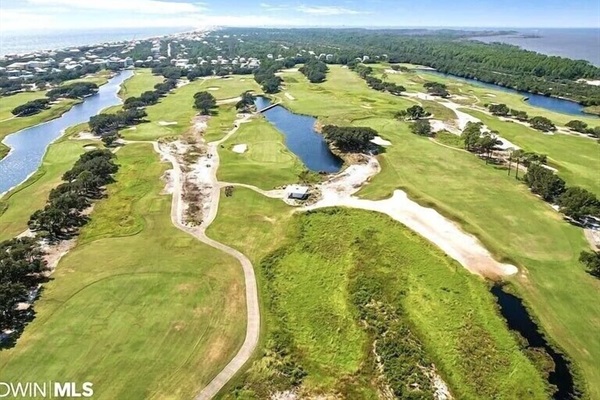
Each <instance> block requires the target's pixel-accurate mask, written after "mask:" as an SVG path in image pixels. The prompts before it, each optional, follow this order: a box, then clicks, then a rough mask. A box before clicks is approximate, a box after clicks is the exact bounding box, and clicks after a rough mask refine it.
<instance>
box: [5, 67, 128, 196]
mask: <svg viewBox="0 0 600 400" xmlns="http://www.w3.org/2000/svg"><path fill="white" fill-rule="evenodd" d="M131 76H133V71H129V70H128V71H122V72H120V73H119V74H118V75H117V76H115V77H114V78H112V79H110V80H109V81H108V83H106V84H105V85H102V86H100V89H99V90H98V93H97V94H95V95H93V96H90V97H88V98H86V99H85V101H83V102H82V103H80V104H77V105H75V106H73V108H71V109H70V110H69V111H67V112H66V113H64V114H63V115H62V116H60V117H59V118H56V119H53V120H51V121H48V122H44V123H42V124H39V125H36V126H32V127H30V128H26V129H23V130H20V131H18V132H15V133H13V134H10V135H8V136H7V137H6V138H5V139H4V140H3V143H4V144H5V145H7V146H8V147H10V149H11V150H10V153H9V154H8V155H7V156H6V157H4V158H3V159H2V160H0V196H1V195H2V194H4V193H5V192H7V191H8V190H10V189H11V188H13V187H15V186H17V185H20V184H21V183H23V182H24V181H25V180H26V179H27V177H29V176H30V175H31V174H33V173H34V172H35V171H37V169H38V168H39V166H40V165H41V163H42V159H43V157H44V154H45V153H46V149H47V148H48V146H49V145H50V143H52V142H53V141H54V140H56V139H58V138H59V137H60V136H61V135H62V134H63V132H64V130H65V129H67V128H68V127H70V126H73V125H77V124H80V123H83V122H87V121H88V120H89V119H90V117H92V116H94V115H96V114H98V113H99V112H100V111H102V110H103V109H105V108H107V107H112V106H115V105H119V104H121V103H122V101H121V98H120V97H119V96H118V93H119V88H120V87H121V84H122V83H123V82H124V81H125V80H127V79H129V78H130V77H131Z"/></svg>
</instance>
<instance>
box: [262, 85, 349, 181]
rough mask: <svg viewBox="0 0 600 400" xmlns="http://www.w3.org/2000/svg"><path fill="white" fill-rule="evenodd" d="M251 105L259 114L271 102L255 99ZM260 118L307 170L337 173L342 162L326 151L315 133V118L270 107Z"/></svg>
mask: <svg viewBox="0 0 600 400" xmlns="http://www.w3.org/2000/svg"><path fill="white" fill-rule="evenodd" d="M255 104H256V107H257V108H258V109H259V110H262V109H264V108H265V107H268V106H269V105H270V104H271V101H270V100H269V99H267V98H265V97H257V98H256V100H255ZM263 115H264V116H265V118H266V119H267V121H269V122H270V123H271V124H272V125H273V126H275V128H277V129H278V130H279V131H280V132H282V133H283V134H284V136H285V144H286V146H287V147H288V149H290V151H291V152H292V153H294V154H296V155H297V156H298V157H299V158H300V159H301V160H302V162H303V163H304V165H306V167H307V168H308V169H310V170H311V171H315V172H321V171H322V172H327V173H333V172H338V171H339V170H340V168H341V167H342V164H343V162H342V160H340V158H339V157H337V156H335V155H334V154H333V153H332V152H331V150H329V146H328V145H327V143H326V142H325V140H324V139H323V136H322V135H320V134H319V133H318V132H317V131H315V123H316V122H317V120H316V119H315V118H313V117H309V116H306V115H298V114H294V113H293V112H291V111H289V110H288V109H286V108H285V107H281V106H276V107H273V108H271V109H270V110H267V111H265V112H263Z"/></svg>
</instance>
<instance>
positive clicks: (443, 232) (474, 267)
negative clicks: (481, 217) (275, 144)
mask: <svg viewBox="0 0 600 400" xmlns="http://www.w3.org/2000/svg"><path fill="white" fill-rule="evenodd" d="M380 169H381V168H380V166H379V162H378V161H377V159H375V158H371V159H370V160H369V162H368V163H367V164H361V165H352V166H350V167H349V168H347V169H346V170H345V171H343V172H342V173H340V174H339V175H337V176H335V177H334V178H332V179H331V180H329V181H327V182H325V183H323V184H322V185H320V190H321V193H322V198H321V200H319V201H318V202H317V203H315V204H313V205H311V206H308V207H305V208H304V210H313V209H317V208H323V207H335V206H343V207H351V208H359V209H363V210H369V211H376V212H380V213H383V214H386V215H388V216H390V217H391V218H393V219H394V220H396V221H398V222H400V223H402V224H404V225H406V226H407V227H408V228H410V229H412V230H413V231H415V232H417V233H418V234H420V235H421V236H423V237H425V238H426V239H428V240H429V241H430V242H432V243H434V244H436V245H437V246H438V247H439V248H440V249H442V250H443V251H444V252H445V253H446V254H448V255H449V256H450V257H452V258H453V259H455V260H456V261H458V262H459V263H461V264H462V265H463V266H464V267H465V268H466V269H467V270H469V271H470V272H472V273H474V274H478V275H481V276H484V277H488V278H494V279H495V278H499V277H502V276H507V275H513V274H516V273H517V272H518V269H517V267H515V266H514V265H510V264H503V263H500V262H498V261H496V260H495V259H494V258H493V257H492V255H491V254H490V252H488V251H487V250H486V249H485V248H484V247H483V245H482V244H481V242H480V241H479V240H478V239H477V238H476V237H475V236H473V235H470V234H468V233H465V232H464V231H462V230H461V229H460V227H459V226H458V225H457V224H456V223H454V222H453V221H451V220H449V219H447V218H446V217H444V216H443V215H441V214H440V213H438V212H437V211H436V210H434V209H433V208H427V207H423V206H421V205H419V204H418V203H416V202H414V201H412V200H410V199H409V198H408V196H407V195H406V193H405V192H403V191H401V190H396V191H395V192H394V195H393V196H392V197H391V198H389V199H386V200H379V201H374V200H364V199H360V198H358V197H355V196H353V194H354V193H356V192H357V191H358V190H359V189H360V187H361V186H362V185H363V183H365V182H367V181H368V180H369V179H370V178H371V177H372V176H374V175H376V174H377V173H378V172H379V171H380Z"/></svg>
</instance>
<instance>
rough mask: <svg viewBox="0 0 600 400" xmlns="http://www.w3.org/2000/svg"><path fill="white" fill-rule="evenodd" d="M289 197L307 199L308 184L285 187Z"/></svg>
mask: <svg viewBox="0 0 600 400" xmlns="http://www.w3.org/2000/svg"><path fill="white" fill-rule="evenodd" d="M285 192H286V194H287V197H288V199H294V200H306V199H307V198H308V186H300V185H290V186H288V187H286V188H285Z"/></svg>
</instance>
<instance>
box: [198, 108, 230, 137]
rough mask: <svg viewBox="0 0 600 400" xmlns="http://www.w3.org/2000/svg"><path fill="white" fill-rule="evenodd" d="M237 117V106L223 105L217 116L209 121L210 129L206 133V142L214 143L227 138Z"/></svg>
mask: <svg viewBox="0 0 600 400" xmlns="http://www.w3.org/2000/svg"><path fill="white" fill-rule="evenodd" d="M236 116H237V110H236V108H235V104H223V105H220V106H219V108H218V112H217V115H213V116H211V117H210V119H209V120H208V127H207V128H206V131H205V132H204V140H206V142H208V143H210V142H214V141H216V140H219V139H221V138H222V137H223V136H225V135H226V134H227V133H228V132H229V131H230V130H231V129H232V128H233V123H234V121H235V119H236Z"/></svg>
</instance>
